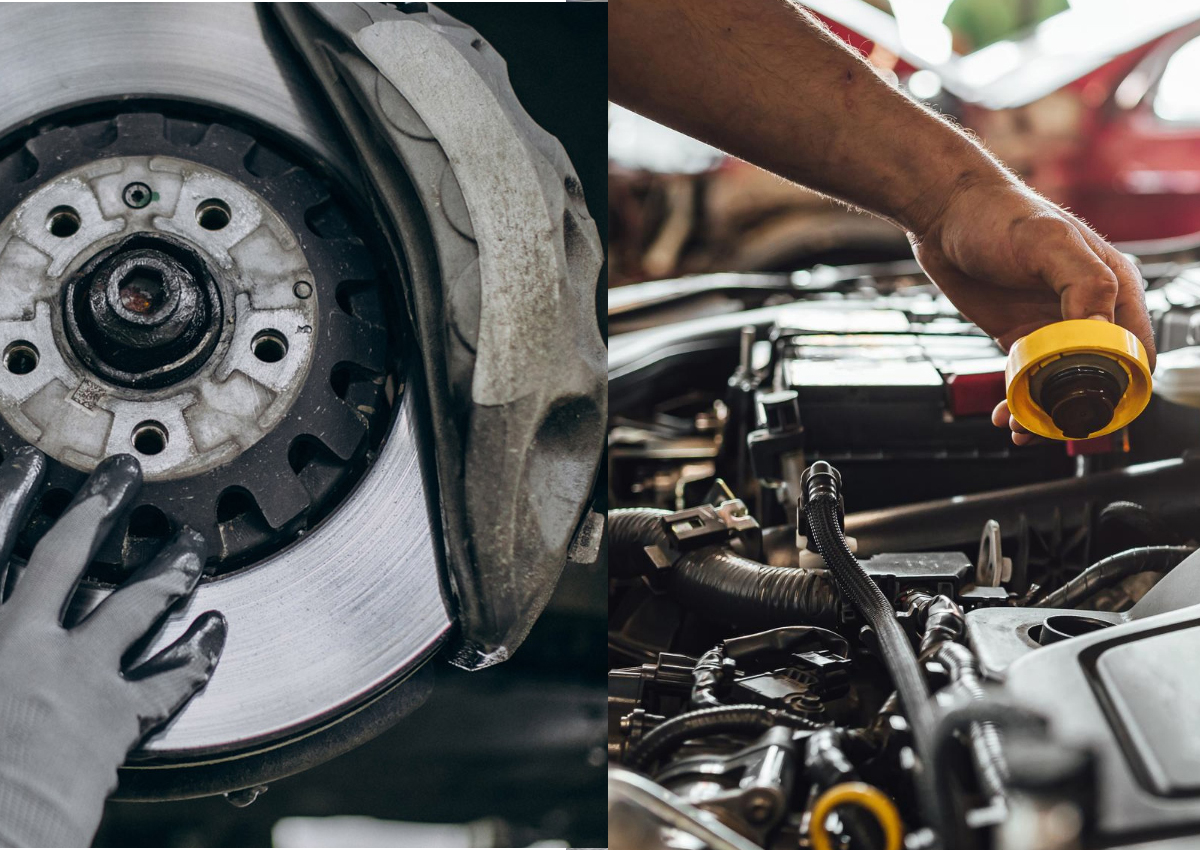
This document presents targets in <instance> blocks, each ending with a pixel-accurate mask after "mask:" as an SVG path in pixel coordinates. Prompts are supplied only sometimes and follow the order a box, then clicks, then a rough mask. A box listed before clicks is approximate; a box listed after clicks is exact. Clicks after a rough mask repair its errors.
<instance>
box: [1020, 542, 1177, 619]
mask: <svg viewBox="0 0 1200 850" xmlns="http://www.w3.org/2000/svg"><path fill="white" fill-rule="evenodd" d="M1195 551H1196V549H1195V547H1193V546H1141V547H1139V548H1137V549H1126V550H1125V551H1124V552H1118V553H1117V554H1115V555H1110V556H1109V557H1107V558H1105V559H1103V560H1101V561H1097V562H1096V563H1094V564H1092V565H1091V566H1090V567H1088V568H1087V569H1086V570H1084V571H1083V572H1081V573H1080V574H1079V575H1077V576H1075V578H1073V579H1071V580H1070V581H1068V582H1067V583H1066V584H1064V585H1063V586H1062V587H1060V588H1058V589H1057V590H1053V591H1051V592H1050V593H1048V594H1046V596H1044V597H1043V598H1042V599H1041V600H1040V601H1038V602H1036V603H1034V606H1033V607H1035V608H1074V607H1075V606H1076V605H1078V604H1079V603H1080V602H1083V601H1084V600H1085V599H1087V598H1088V597H1089V596H1091V595H1092V594H1094V593H1099V592H1100V591H1101V590H1104V589H1105V588H1109V587H1112V586H1113V585H1114V584H1117V583H1118V582H1119V581H1121V580H1122V579H1126V578H1128V577H1129V576H1131V575H1134V574H1135V573H1140V572H1144V571H1148V570H1149V571H1154V572H1167V571H1168V570H1172V569H1174V568H1175V567H1177V566H1178V565H1179V564H1180V562H1181V561H1183V559H1184V558H1186V557H1187V556H1188V555H1190V554H1192V553H1193V552H1195Z"/></svg>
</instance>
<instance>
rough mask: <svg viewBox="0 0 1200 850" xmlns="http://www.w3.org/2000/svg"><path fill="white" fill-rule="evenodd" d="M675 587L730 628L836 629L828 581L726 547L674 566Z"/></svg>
mask: <svg viewBox="0 0 1200 850" xmlns="http://www.w3.org/2000/svg"><path fill="white" fill-rule="evenodd" d="M671 588H672V590H673V591H674V593H675V598H677V599H678V600H679V601H680V602H681V603H683V604H684V605H685V606H687V607H688V608H691V609H693V610H695V611H698V612H699V613H701V614H703V615H705V616H706V617H708V618H709V619H713V620H717V621H718V622H724V623H729V624H731V625H747V626H754V627H755V628H764V627H766V628H774V627H776V626H791V625H796V624H801V623H802V624H808V625H822V626H836V625H837V623H838V608H839V606H838V596H837V592H836V591H835V589H834V587H833V585H832V584H831V583H830V581H829V577H828V576H827V575H825V574H824V573H821V572H814V571H812V570H805V569H800V568H796V567H769V566H767V565H766V564H760V563H758V562H757V561H752V560H750V559H749V558H743V557H741V556H740V555H737V554H735V553H733V552H731V551H729V550H728V549H726V548H724V547H717V546H713V547H709V548H706V549H699V550H697V551H695V552H689V553H687V554H686V555H684V556H683V557H681V558H680V559H679V561H678V562H677V563H676V564H675V574H674V576H673V577H672V580H671Z"/></svg>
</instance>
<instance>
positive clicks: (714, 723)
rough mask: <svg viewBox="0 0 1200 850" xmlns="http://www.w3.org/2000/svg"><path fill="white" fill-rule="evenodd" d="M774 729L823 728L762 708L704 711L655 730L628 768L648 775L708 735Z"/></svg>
mask: <svg viewBox="0 0 1200 850" xmlns="http://www.w3.org/2000/svg"><path fill="white" fill-rule="evenodd" d="M774 726H790V727H792V728H795V729H819V728H820V726H821V724H819V723H814V722H813V721H811V720H808V719H806V718H803V717H797V716H795V715H791V714H785V713H783V712H779V711H774V710H772V709H769V708H767V707H766V706H762V705H753V704H747V705H723V706H719V707H716V708H701V709H697V710H696V711H689V712H687V713H686V714H679V715H676V716H675V717H672V718H671V719H670V720H667V721H664V722H663V723H661V724H660V725H658V726H656V727H654V728H653V729H651V730H650V731H649V732H647V733H646V734H645V736H644V737H643V738H642V739H641V740H640V741H638V742H637V743H636V744H634V745H633V747H632V748H630V750H629V752H628V753H627V754H626V756H625V764H626V765H628V766H629V767H631V768H633V769H634V770H640V771H642V772H645V771H646V769H647V768H648V767H650V765H652V764H654V763H655V762H656V761H658V760H659V759H661V758H663V757H664V756H667V755H669V754H671V753H672V752H674V751H675V750H677V749H679V747H681V746H682V745H683V744H684V743H685V742H686V741H690V740H692V739H694V738H702V737H704V736H706V735H755V734H761V733H763V732H766V731H767V730H768V729H771V728H772V727H774Z"/></svg>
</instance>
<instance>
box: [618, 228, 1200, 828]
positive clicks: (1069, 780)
mask: <svg viewBox="0 0 1200 850" xmlns="http://www.w3.org/2000/svg"><path fill="white" fill-rule="evenodd" d="M1154 247H1155V246H1153V245H1145V246H1141V248H1142V249H1144V250H1142V252H1141V269H1142V272H1143V275H1144V277H1145V279H1146V281H1147V293H1146V298H1147V304H1148V306H1149V308H1150V312H1151V315H1152V318H1153V320H1154V324H1155V333H1156V337H1157V340H1158V344H1159V350H1160V352H1162V354H1161V357H1160V361H1159V371H1158V374H1157V375H1156V388H1155V395H1154V397H1153V399H1152V401H1151V403H1150V405H1149V407H1148V408H1147V410H1146V411H1145V413H1144V414H1143V415H1142V416H1141V417H1139V418H1138V419H1137V420H1135V421H1134V422H1133V423H1132V424H1131V425H1129V426H1128V427H1126V428H1124V429H1122V430H1120V431H1117V432H1114V433H1113V434H1110V435H1108V436H1104V437H1098V438H1093V439H1086V440H1073V441H1067V442H1051V441H1042V442H1039V443H1037V444H1034V445H1030V446H1027V447H1021V448H1018V447H1015V446H1014V445H1013V444H1012V442H1011V441H1010V438H1009V433H1008V430H1007V429H1000V428H996V427H994V426H993V425H992V424H991V422H990V416H991V413H992V410H993V408H994V407H995V405H996V404H997V403H998V402H1000V401H1002V400H1003V399H1004V397H1005V375H1004V369H1005V353H1004V352H1003V351H1002V350H1001V349H1000V348H999V347H998V346H997V345H996V344H995V343H994V342H993V341H992V340H991V339H989V338H988V337H986V336H985V335H983V333H982V332H981V331H979V330H978V329H977V328H976V327H974V326H973V325H972V324H970V323H969V322H967V321H966V320H964V319H963V318H962V317H961V316H960V315H959V314H958V313H957V312H956V311H955V310H954V308H953V307H952V306H951V305H950V304H949V302H948V301H947V300H946V299H945V298H944V297H943V296H941V295H940V293H939V292H938V291H937V290H936V288H935V287H933V285H932V284H931V283H930V282H929V280H928V279H927V278H926V277H925V276H924V275H923V274H922V273H921V271H920V269H919V267H917V266H916V264H915V263H913V262H911V261H910V262H899V263H887V264H874V265H860V266H846V267H816V268H812V269H808V270H804V271H799V272H796V273H793V274H713V275H703V276H697V277H691V278H686V279H681V280H675V281H657V282H650V283H645V284H638V285H634V286H629V287H623V288H621V289H617V290H614V291H613V292H612V293H611V296H610V315H609V319H610V330H611V332H612V338H611V347H610V358H609V379H610V384H609V386H610V418H609V458H608V464H609V498H610V505H611V510H610V514H609V520H610V538H609V564H610V606H609V611H610V616H609V659H610V665H609V666H610V668H611V669H610V672H609V679H610V681H609V693H610V696H609V759H610V779H609V784H610V830H612V836H613V837H612V841H613V843H614V844H620V845H621V846H630V847H695V846H698V845H704V846H708V847H718V848H734V847H736V848H752V847H761V848H777V847H795V846H800V847H812V848H817V850H827V848H833V847H839V848H845V847H850V848H855V850H858V848H888V850H896V848H900V847H906V848H916V847H938V846H940V847H945V848H955V850H960V848H972V847H980V848H983V847H995V848H1012V849H1013V850H1016V849H1017V848H1020V850H1029V848H1091V847H1133V846H1137V847H1156V848H1157V847H1164V848H1165V847H1168V846H1170V847H1176V846H1179V847H1183V846H1193V844H1192V843H1191V842H1192V841H1194V838H1188V837H1186V836H1196V835H1200V753H1198V752H1197V750H1196V744H1195V742H1194V739H1195V736H1194V734H1193V730H1192V726H1193V722H1192V720H1193V717H1192V715H1193V713H1194V711H1195V706H1196V705H1198V704H1200V694H1198V693H1197V691H1196V688H1197V686H1196V684H1195V677H1194V676H1193V674H1192V672H1191V662H1192V659H1193V658H1194V656H1195V653H1196V651H1197V649H1198V648H1200V628H1198V627H1200V607H1197V605H1200V555H1196V554H1194V553H1195V551H1196V548H1197V545H1198V544H1197V535H1196V534H1195V531H1194V529H1195V528H1196V527H1197V525H1196V523H1197V520H1198V519H1200V499H1197V497H1196V492H1197V491H1196V481H1197V480H1198V476H1200V465H1197V459H1196V455H1195V449H1196V447H1197V445H1198V444H1200V418H1198V416H1200V414H1198V411H1197V410H1196V409H1195V408H1194V407H1193V406H1191V405H1193V404H1194V403H1195V401H1194V396H1191V395H1189V390H1188V387H1189V386H1190V384H1189V380H1190V379H1192V378H1193V377H1194V375H1195V373H1194V372H1192V371H1191V369H1192V366H1191V363H1192V361H1193V360H1194V357H1193V356H1192V354H1193V352H1192V350H1191V349H1190V348H1189V347H1190V346H1192V345H1194V344H1195V342H1196V339H1195V330H1194V329H1195V328H1196V327H1197V325H1198V323H1200V311H1198V309H1197V308H1200V268H1197V267H1196V266H1194V265H1190V264H1189V263H1188V262H1186V261H1185V259H1186V258H1181V257H1179V256H1172V255H1169V254H1166V253H1155V252H1154Z"/></svg>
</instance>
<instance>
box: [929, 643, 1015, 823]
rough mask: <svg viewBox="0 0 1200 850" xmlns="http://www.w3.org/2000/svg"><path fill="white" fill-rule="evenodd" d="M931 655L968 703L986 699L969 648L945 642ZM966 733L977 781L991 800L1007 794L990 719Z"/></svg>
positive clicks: (999, 746) (998, 744) (1004, 764)
mask: <svg viewBox="0 0 1200 850" xmlns="http://www.w3.org/2000/svg"><path fill="white" fill-rule="evenodd" d="M934 657H935V658H936V659H937V660H938V661H940V662H941V663H942V665H943V666H945V668H946V672H947V673H948V674H949V675H950V681H952V682H956V683H958V686H959V687H960V688H962V689H963V691H964V692H966V694H967V696H969V697H970V698H971V701H972V702H984V701H985V700H986V699H987V693H986V692H985V691H984V689H983V676H982V675H981V674H980V672H979V662H978V661H977V660H976V658H975V655H974V654H973V653H972V652H971V650H969V649H967V648H966V647H965V646H963V645H962V644H961V643H952V642H946V643H943V644H941V645H940V646H939V647H938V648H937V651H936V653H935V655H934ZM969 734H970V738H971V751H972V753H973V754H974V757H975V768H976V770H977V771H978V772H979V784H980V785H981V786H982V787H983V790H984V791H985V792H987V794H988V796H989V797H991V798H992V799H995V798H1001V799H1003V798H1004V797H1005V796H1007V791H1006V787H1005V786H1006V781H1007V779H1008V762H1007V761H1005V759H1004V749H1003V746H1002V744H1001V741H1000V731H999V730H998V729H997V728H996V725H995V724H994V723H991V722H985V723H973V724H972V725H971V728H970V732H969Z"/></svg>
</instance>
